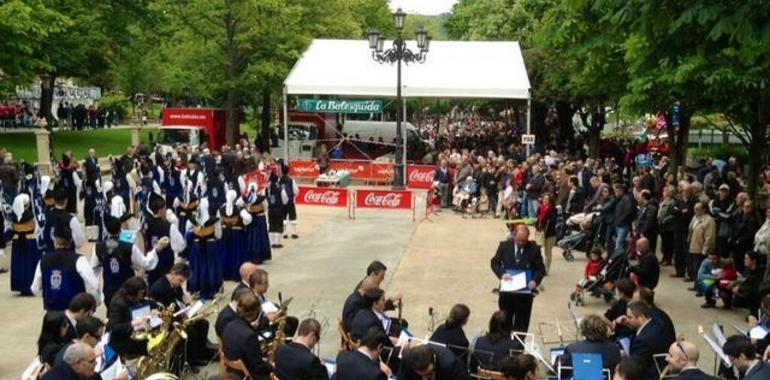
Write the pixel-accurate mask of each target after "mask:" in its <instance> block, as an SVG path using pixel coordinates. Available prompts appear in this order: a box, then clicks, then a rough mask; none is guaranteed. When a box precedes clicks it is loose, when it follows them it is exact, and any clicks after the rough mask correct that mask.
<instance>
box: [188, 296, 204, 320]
mask: <svg viewBox="0 0 770 380" xmlns="http://www.w3.org/2000/svg"><path fill="white" fill-rule="evenodd" d="M202 308H203V301H201V300H198V301H196V302H195V303H194V304H193V305H192V306H190V308H189V309H188V310H187V318H192V317H193V316H194V315H195V314H197V313H198V312H199V311H201V309H202Z"/></svg>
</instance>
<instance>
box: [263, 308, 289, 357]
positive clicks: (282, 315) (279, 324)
mask: <svg viewBox="0 0 770 380" xmlns="http://www.w3.org/2000/svg"><path fill="white" fill-rule="evenodd" d="M291 300H292V298H289V299H288V300H286V302H283V300H282V297H281V294H280V293H279V294H278V303H279V304H280V306H278V313H277V314H276V317H275V320H274V321H273V322H271V323H270V326H275V335H274V336H273V339H272V340H269V341H267V342H265V343H264V344H263V345H262V347H261V348H262V353H263V354H264V355H265V358H266V359H267V362H268V363H270V365H271V366H275V350H277V349H278V346H280V345H282V344H284V343H285V342H286V332H285V331H284V329H285V327H286V320H287V319H288V317H289V303H291Z"/></svg>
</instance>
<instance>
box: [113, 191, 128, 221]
mask: <svg viewBox="0 0 770 380" xmlns="http://www.w3.org/2000/svg"><path fill="white" fill-rule="evenodd" d="M125 213H126V204H125V203H123V197H121V196H120V195H116V196H114V197H112V200H110V216H112V217H113V218H115V219H120V218H121V217H123V214H125Z"/></svg>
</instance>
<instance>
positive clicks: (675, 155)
mask: <svg viewBox="0 0 770 380" xmlns="http://www.w3.org/2000/svg"><path fill="white" fill-rule="evenodd" d="M692 114H693V113H692V111H691V110H687V109H686V110H682V112H681V114H680V117H679V127H678V128H677V129H676V132H675V134H674V135H675V137H676V139H675V140H673V141H671V140H669V143H670V144H671V166H670V167H669V172H671V173H674V175H677V174H678V173H679V170H680V168H681V169H682V170H685V168H684V167H685V166H686V163H687V138H688V136H689V135H690V117H692ZM669 136H670V135H669ZM677 178H678V177H677Z"/></svg>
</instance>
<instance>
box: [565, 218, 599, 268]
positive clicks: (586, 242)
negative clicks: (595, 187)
mask: <svg viewBox="0 0 770 380" xmlns="http://www.w3.org/2000/svg"><path fill="white" fill-rule="evenodd" d="M600 215H601V213H600V212H598V211H593V212H584V213H579V214H575V215H572V216H570V217H569V218H567V219H566V222H565V223H564V230H565V232H564V233H563V237H561V238H560V239H558V240H557V241H556V246H558V247H559V248H561V249H562V250H563V252H562V256H564V259H565V260H567V261H573V260H575V256H574V255H573V254H572V250H573V249H574V250H578V251H583V252H585V253H586V255H587V254H588V252H590V251H591V248H593V247H594V244H595V243H596V242H597V239H600V237H601V233H599V231H601V230H602V226H601V224H602V218H601V217H599V216H600Z"/></svg>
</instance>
